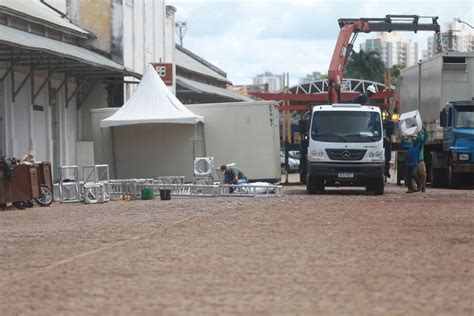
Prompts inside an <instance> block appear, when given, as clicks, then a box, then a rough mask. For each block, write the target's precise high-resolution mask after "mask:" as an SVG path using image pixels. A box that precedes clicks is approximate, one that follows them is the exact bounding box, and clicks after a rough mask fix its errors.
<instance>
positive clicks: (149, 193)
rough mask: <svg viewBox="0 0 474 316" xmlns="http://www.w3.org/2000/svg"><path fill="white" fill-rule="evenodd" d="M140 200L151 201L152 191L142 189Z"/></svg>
mask: <svg viewBox="0 0 474 316" xmlns="http://www.w3.org/2000/svg"><path fill="white" fill-rule="evenodd" d="M141 195H142V200H152V199H153V197H154V194H153V189H150V188H145V189H142V194H141Z"/></svg>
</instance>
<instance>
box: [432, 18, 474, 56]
mask: <svg viewBox="0 0 474 316" xmlns="http://www.w3.org/2000/svg"><path fill="white" fill-rule="evenodd" d="M446 29H447V31H445V32H442V33H441V47H442V48H443V52H452V51H454V52H474V30H473V29H471V28H470V27H468V26H467V25H465V24H464V23H459V22H458V21H456V20H455V21H453V22H450V23H448V24H447V28H446ZM437 53H438V42H437V38H436V36H431V37H429V38H428V47H427V50H426V56H423V57H424V58H425V57H426V58H430V57H433V56H434V55H436V54H437Z"/></svg>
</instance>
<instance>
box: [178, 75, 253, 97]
mask: <svg viewBox="0 0 474 316" xmlns="http://www.w3.org/2000/svg"><path fill="white" fill-rule="evenodd" d="M176 84H177V85H179V86H181V87H183V88H185V89H186V90H188V91H189V92H193V93H196V94H210V95H218V96H220V97H224V98H227V99H229V100H235V101H253V100H252V99H251V98H249V97H246V96H244V95H241V94H238V93H235V92H233V91H229V90H227V89H224V88H219V87H216V86H212V85H209V84H205V83H202V82H197V81H194V80H190V79H187V78H183V77H180V76H176Z"/></svg>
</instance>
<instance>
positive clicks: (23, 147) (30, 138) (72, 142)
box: [0, 70, 77, 172]
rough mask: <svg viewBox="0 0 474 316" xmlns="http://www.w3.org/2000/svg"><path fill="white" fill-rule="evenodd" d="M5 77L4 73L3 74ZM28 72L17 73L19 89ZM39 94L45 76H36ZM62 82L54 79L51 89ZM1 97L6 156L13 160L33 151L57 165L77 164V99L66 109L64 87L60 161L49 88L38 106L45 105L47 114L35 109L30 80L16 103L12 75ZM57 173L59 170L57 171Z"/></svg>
mask: <svg viewBox="0 0 474 316" xmlns="http://www.w3.org/2000/svg"><path fill="white" fill-rule="evenodd" d="M0 73H1V74H3V73H4V71H3V70H2V71H0ZM25 76H26V74H25V73H20V72H15V87H16V88H18V87H19V84H20V83H21V81H23V79H24V78H25ZM34 80H35V82H34V88H35V91H37V89H38V88H39V87H40V85H41V83H42V82H43V81H44V78H43V77H40V76H38V75H37V76H35V77H34ZM60 82H61V80H60V79H52V80H51V86H52V87H53V88H55V87H58V86H59V84H60ZM0 85H1V86H2V89H1V91H3V93H1V94H0V96H1V101H0V106H1V107H2V110H1V111H0V113H3V117H4V120H3V121H4V124H3V125H4V127H3V131H2V135H0V137H1V138H2V142H3V143H4V147H5V148H4V151H5V152H4V154H6V155H7V156H9V157H17V158H21V157H23V155H25V154H27V153H28V152H29V151H30V149H35V150H36V156H35V159H36V160H37V161H51V162H53V163H54V164H56V165H73V164H75V163H76V140H77V114H76V100H75V98H73V99H72V100H71V102H70V104H69V107H68V108H66V107H65V103H66V102H65V94H64V88H63V89H62V91H61V92H60V93H59V96H58V104H57V107H58V111H59V130H60V135H59V136H60V137H59V142H60V144H59V148H60V151H61V152H60V153H59V161H56V162H55V161H54V153H53V136H52V121H53V119H52V115H51V107H50V104H49V91H48V86H47V85H46V86H45V87H44V88H43V90H42V91H41V92H40V94H39V95H38V97H37V98H36V100H35V104H36V105H39V106H42V108H43V111H35V110H33V106H32V105H33V104H32V93H31V82H30V80H28V81H27V82H26V83H25V85H24V86H23V87H22V89H21V90H20V91H19V93H18V95H17V96H16V98H15V101H14V102H13V101H12V91H11V76H10V75H8V76H7V77H6V78H5V80H4V81H3V82H1V83H0ZM69 88H70V90H69V91H73V90H74V89H75V85H74V83H72V82H70V83H69ZM53 171H54V172H55V170H53Z"/></svg>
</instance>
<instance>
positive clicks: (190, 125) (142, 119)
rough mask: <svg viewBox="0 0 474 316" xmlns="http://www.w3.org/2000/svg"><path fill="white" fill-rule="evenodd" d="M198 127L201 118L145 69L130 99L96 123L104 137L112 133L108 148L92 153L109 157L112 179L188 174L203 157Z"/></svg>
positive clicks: (200, 125)
mask: <svg viewBox="0 0 474 316" xmlns="http://www.w3.org/2000/svg"><path fill="white" fill-rule="evenodd" d="M201 123H204V119H203V117H202V116H200V115H196V114H194V113H193V112H191V111H190V110H189V109H188V108H187V107H185V106H184V105H183V104H182V103H181V102H180V101H179V100H178V99H177V98H176V97H175V96H174V95H173V93H172V92H171V91H170V90H169V89H168V87H166V85H165V84H164V83H163V81H162V80H161V78H160V77H159V76H158V74H157V72H156V71H155V69H154V68H153V66H151V65H149V66H148V67H147V69H146V72H145V74H144V76H143V78H142V80H141V81H140V84H139V85H138V87H137V90H136V91H135V93H134V94H133V95H132V96H131V97H130V99H129V100H128V101H127V102H126V103H125V104H124V105H123V106H122V107H121V108H120V109H118V110H117V111H116V112H115V113H114V114H113V115H111V116H109V117H107V118H105V119H102V120H100V127H101V130H102V131H103V132H102V135H105V134H110V135H111V140H112V144H111V146H110V147H109V145H108V144H102V145H103V146H99V148H94V150H109V151H111V152H112V153H113V161H114V166H115V168H113V169H114V170H111V171H112V174H113V176H115V177H116V178H125V179H127V178H137V177H138V178H156V177H159V176H180V175H184V174H189V173H191V174H192V169H193V159H194V157H197V156H202V155H205V142H204V139H203V135H204V126H203V124H201ZM104 133H105V134H104ZM197 134H200V135H201V136H198V135H197ZM94 146H95V145H94ZM104 146H105V147H104ZM100 147H102V148H100ZM106 147H107V148H108V149H107V148H106Z"/></svg>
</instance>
